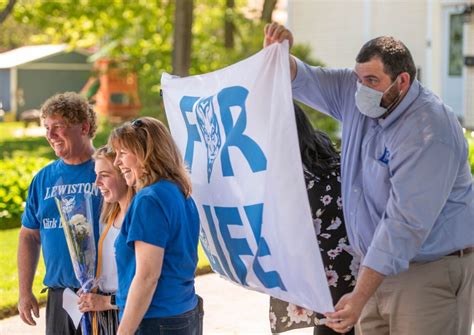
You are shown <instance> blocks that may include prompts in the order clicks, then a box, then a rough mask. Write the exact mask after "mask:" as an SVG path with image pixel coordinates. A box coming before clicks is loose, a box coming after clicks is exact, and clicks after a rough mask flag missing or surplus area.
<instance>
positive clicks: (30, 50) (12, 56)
mask: <svg viewBox="0 0 474 335" xmlns="http://www.w3.org/2000/svg"><path fill="white" fill-rule="evenodd" d="M67 48H68V46H67V45H66V44H44V45H30V46H25V47H21V48H18V49H13V50H10V51H7V52H4V53H0V69H8V68H12V67H16V66H19V65H22V64H26V63H30V62H33V61H37V60H40V59H42V58H46V57H50V56H53V55H56V54H59V53H61V52H64V51H66V50H67Z"/></svg>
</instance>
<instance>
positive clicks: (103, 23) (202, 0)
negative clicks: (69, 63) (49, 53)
mask: <svg viewBox="0 0 474 335" xmlns="http://www.w3.org/2000/svg"><path fill="white" fill-rule="evenodd" d="M0 1H1V0H0ZM4 1H5V0H4ZM265 3H266V4H267V5H266V6H267V7H266V9H265V11H266V13H265V15H266V16H265V17H266V18H268V15H269V14H268V13H270V14H271V11H272V10H273V8H274V4H273V2H272V1H270V0H268V1H265ZM190 4H191V7H189V5H190ZM183 5H184V6H186V5H187V6H188V7H183ZM246 6H247V0H232V1H229V0H194V1H191V0H180V1H173V0H155V1H149V0H134V1H128V0H114V1H113V5H111V3H110V0H75V1H72V0H69V1H67V0H62V1H43V0H18V3H17V4H16V5H15V8H14V16H15V18H16V19H17V20H18V21H19V22H22V23H23V24H26V25H29V26H32V27H34V28H35V29H38V30H39V31H41V33H37V34H34V36H32V38H31V41H32V42H33V43H68V44H69V45H70V46H71V48H95V49H98V50H100V51H99V52H98V54H97V55H96V56H111V57H114V58H116V59H121V60H122V64H123V65H126V66H128V67H129V68H130V69H133V70H134V71H136V72H137V73H138V74H139V78H140V96H141V99H142V103H143V105H144V106H145V107H146V108H145V112H146V113H147V114H150V113H153V114H154V115H155V116H157V117H160V118H162V119H163V112H162V106H161V98H160V96H159V90H160V78H161V75H162V73H163V72H165V71H166V72H169V73H171V72H173V50H176V48H174V45H173V36H174V33H175V29H174V28H175V26H176V27H177V26H178V25H176V22H175V17H176V15H175V14H177V11H182V10H185V9H184V8H187V9H186V10H188V16H187V17H188V22H189V9H190V8H191V9H192V16H191V17H192V41H191V43H192V44H191V48H190V52H191V58H190V65H189V74H190V75H194V74H201V73H207V72H211V71H214V70H217V69H220V68H222V67H225V66H227V65H230V64H233V63H236V62H237V61H240V60H242V59H244V58H246V57H248V56H250V55H252V54H254V53H256V52H258V51H259V50H260V49H261V48H262V38H263V26H264V24H265V23H266V22H265V21H264V20H262V16H263V12H262V11H259V12H256V13H250V15H249V11H248V9H247V8H246ZM268 8H270V9H268ZM181 14H182V13H181ZM270 17H271V16H270ZM229 24H231V26H232V43H233V47H231V48H230V47H229V46H230V44H229V40H228V39H226V31H227V34H229V32H228V31H229V27H230V25H229ZM184 31H187V32H188V33H189V26H188V27H187V28H186V29H185V30H184ZM226 41H227V43H226ZM186 43H188V41H187V42H186ZM183 50H184V49H183ZM293 52H294V53H295V54H296V55H297V56H298V57H300V58H301V59H303V60H305V61H307V62H309V63H311V64H318V63H319V62H317V61H316V60H311V59H310V57H309V55H310V49H309V47H307V46H298V45H295V46H294V48H293ZM186 55H187V53H186V52H184V56H183V57H186ZM183 59H184V58H183ZM174 67H176V66H174ZM187 67H188V66H187V65H186V64H184V68H187ZM181 74H186V72H182V73H181ZM315 115H316V114H314V113H311V117H312V119H313V121H315V122H316V124H317V126H318V127H320V128H322V129H325V127H326V125H325V123H326V121H325V119H324V118H321V117H319V116H315ZM321 120H323V121H321ZM328 122H329V123H328V125H329V126H328V127H326V128H327V129H328V130H329V131H330V132H331V133H334V131H333V129H337V126H336V127H335V126H334V125H333V124H332V123H330V121H328Z"/></svg>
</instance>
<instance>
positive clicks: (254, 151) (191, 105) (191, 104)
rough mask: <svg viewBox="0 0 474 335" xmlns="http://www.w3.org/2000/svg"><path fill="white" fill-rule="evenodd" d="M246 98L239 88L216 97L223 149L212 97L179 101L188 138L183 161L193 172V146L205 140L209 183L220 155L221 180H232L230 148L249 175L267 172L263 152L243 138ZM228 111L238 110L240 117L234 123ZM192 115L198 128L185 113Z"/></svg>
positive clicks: (246, 91) (243, 90) (251, 141)
mask: <svg viewBox="0 0 474 335" xmlns="http://www.w3.org/2000/svg"><path fill="white" fill-rule="evenodd" d="M247 97H248V90H247V89H246V88H244V87H241V86H232V87H227V88H224V89H222V90H221V91H220V92H219V93H218V94H217V103H218V106H219V111H220V117H221V122H222V125H223V127H224V133H225V136H226V139H225V142H224V145H222V139H221V137H222V136H221V131H220V127H219V122H218V114H217V112H216V111H215V109H214V105H213V99H214V96H210V97H204V98H200V97H190V96H184V97H182V98H181V101H180V109H181V114H182V115H183V119H184V123H185V125H186V130H187V134H188V139H187V142H186V151H185V155H184V160H185V161H186V162H187V164H188V166H189V168H190V169H191V170H192V166H193V158H194V144H195V142H203V140H204V144H205V145H206V149H207V180H208V182H209V181H210V179H211V174H212V168H213V165H214V161H215V160H216V158H217V156H218V154H219V153H220V155H221V167H222V174H223V176H225V177H229V176H234V170H233V168H232V164H231V162H230V155H229V147H236V148H239V150H240V152H241V153H242V155H243V156H244V157H245V159H246V160H247V162H248V164H249V166H250V169H251V170H252V172H254V173H255V172H260V171H265V170H266V169H267V159H266V157H265V154H264V153H263V151H262V149H261V148H260V146H259V145H258V144H257V143H256V142H255V141H254V140H253V139H252V138H250V137H249V136H248V135H245V134H244V131H245V128H246V127H247V110H246V106H245V102H246V100H247ZM231 107H239V108H240V113H239V115H238V117H237V119H236V120H234V119H233V117H232V112H231ZM193 111H194V112H195V115H196V120H197V126H196V125H195V124H191V123H190V122H189V119H188V116H187V113H193ZM198 126H199V127H198ZM199 130H200V131H201V134H200V133H199ZM201 135H202V137H201Z"/></svg>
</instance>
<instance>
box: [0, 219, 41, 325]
mask: <svg viewBox="0 0 474 335" xmlns="http://www.w3.org/2000/svg"><path fill="white" fill-rule="evenodd" d="M19 232H20V229H19V228H15V229H7V230H0V250H2V256H1V257H0V269H2V271H0V296H1V297H2V299H0V319H2V318H4V317H6V316H9V315H13V314H16V304H17V302H18V270H17V262H16V252H17V249H18V234H19ZM44 273H45V268H44V264H43V259H42V258H41V259H40V261H39V264H38V270H37V271H36V276H35V281H34V283H33V293H34V294H35V296H36V298H37V299H39V300H40V301H45V299H46V294H40V291H41V289H42V288H43V284H42V281H43V277H44Z"/></svg>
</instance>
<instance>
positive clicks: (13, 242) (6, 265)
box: [0, 228, 210, 319]
mask: <svg viewBox="0 0 474 335" xmlns="http://www.w3.org/2000/svg"><path fill="white" fill-rule="evenodd" d="M19 231H20V228H15V229H7V230H0V250H2V256H1V257H0V269H2V271H1V272H0V297H2V298H1V299H0V319H3V318H5V317H8V316H10V315H14V314H16V313H17V309H16V304H17V302H18V270H17V262H16V252H17V248H18V234H19ZM198 253H199V263H198V269H197V273H198V274H202V273H206V272H209V270H210V266H209V261H208V260H207V258H206V256H205V254H204V251H203V250H202V248H201V245H199V249H198ZM44 274H45V268H44V264H43V259H42V258H41V259H40V262H39V264H38V270H37V271H36V276H35V281H34V284H33V293H34V294H35V296H36V298H37V299H39V300H40V301H41V302H43V303H44V302H45V301H46V294H45V293H44V294H40V291H41V289H42V288H43V284H42V282H43V277H44Z"/></svg>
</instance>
